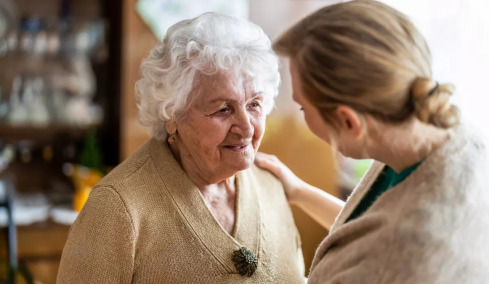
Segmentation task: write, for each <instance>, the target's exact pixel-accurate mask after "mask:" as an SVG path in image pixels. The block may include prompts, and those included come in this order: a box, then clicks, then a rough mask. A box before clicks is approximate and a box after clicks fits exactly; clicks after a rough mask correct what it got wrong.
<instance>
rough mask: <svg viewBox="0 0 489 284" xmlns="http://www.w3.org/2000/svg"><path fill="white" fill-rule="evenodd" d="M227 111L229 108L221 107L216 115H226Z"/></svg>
mask: <svg viewBox="0 0 489 284" xmlns="http://www.w3.org/2000/svg"><path fill="white" fill-rule="evenodd" d="M228 111H229V108H228V107H222V108H220V109H219V110H218V111H217V112H218V113H226V112H228Z"/></svg>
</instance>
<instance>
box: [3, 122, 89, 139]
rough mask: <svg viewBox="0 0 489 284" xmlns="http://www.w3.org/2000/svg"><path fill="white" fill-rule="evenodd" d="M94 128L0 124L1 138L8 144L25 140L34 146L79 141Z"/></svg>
mask: <svg viewBox="0 0 489 284" xmlns="http://www.w3.org/2000/svg"><path fill="white" fill-rule="evenodd" d="M94 128H95V126H91V127H76V126H68V125H61V124H49V125H46V126H35V125H12V124H6V123H0V137H1V140H3V142H4V143H6V144H17V143H18V142H20V141H25V140H27V141H29V142H31V143H34V144H46V143H52V142H59V141H63V142H70V141H77V140H79V139H80V138H82V137H83V134H84V133H85V132H86V131H88V130H90V129H94Z"/></svg>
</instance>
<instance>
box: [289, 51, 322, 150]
mask: <svg viewBox="0 0 489 284" xmlns="http://www.w3.org/2000/svg"><path fill="white" fill-rule="evenodd" d="M290 76H291V80H292V91H293V94H292V98H293V99H294V101H295V102H296V103H298V104H299V105H300V106H301V107H302V108H301V109H302V111H303V112H304V119H305V120H306V123H307V126H308V127H309V129H310V130H311V131H312V133H314V134H315V135H316V136H317V137H319V138H320V139H322V140H323V141H325V142H327V143H328V144H331V137H330V135H329V133H328V129H330V127H329V126H328V125H327V124H326V122H325V121H324V119H323V117H322V116H321V114H320V113H319V110H318V109H317V108H316V107H315V106H314V105H312V104H311V103H310V102H309V101H308V100H307V98H306V97H305V96H304V94H303V93H302V85H301V78H300V76H299V73H298V70H297V67H296V64H295V61H294V60H293V59H290Z"/></svg>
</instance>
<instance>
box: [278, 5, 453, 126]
mask: <svg viewBox="0 0 489 284" xmlns="http://www.w3.org/2000/svg"><path fill="white" fill-rule="evenodd" d="M274 48H275V50H276V51H277V52H278V53H279V54H282V55H286V56H289V57H290V58H291V60H294V62H295V64H296V66H297V68H298V74H300V75H299V76H300V79H301V82H302V90H301V91H302V92H303V93H304V95H305V96H306V98H307V99H308V100H309V101H310V102H311V103H312V104H313V105H314V106H316V108H317V109H318V110H319V111H320V113H321V115H322V117H323V118H324V119H325V120H326V121H328V122H330V123H331V124H333V126H334V122H335V121H334V119H333V117H332V110H334V109H336V107H337V106H338V105H341V104H343V105H347V106H350V107H352V108H353V109H355V110H356V111H359V112H363V113H368V114H370V115H372V116H375V117H377V118H380V119H382V120H383V121H387V122H401V121H405V120H406V119H408V118H409V117H412V115H415V116H416V117H417V118H418V119H419V120H421V121H423V122H425V123H430V124H432V125H435V126H437V127H440V128H449V127H452V126H454V125H456V124H458V122H459V114H458V109H457V107H455V106H453V105H451V104H450V102H449V97H450V95H451V94H452V93H453V90H454V88H453V86H452V85H451V84H441V85H438V83H436V82H435V81H434V80H433V79H432V78H431V77H432V72H431V55H430V51H429V48H428V46H427V44H426V41H425V40H424V38H423V36H422V35H421V34H420V33H419V31H418V30H417V29H416V27H415V26H414V25H413V24H412V23H411V21H409V19H408V18H407V17H406V16H405V15H404V14H402V13H400V12H399V11H397V10H395V9H393V8H391V7H389V6H387V5H385V4H382V3H379V2H377V1H371V0H370V1H369V0H359V1H351V2H346V3H340V4H336V5H331V6H327V7H325V8H322V9H320V10H318V11H317V12H315V13H313V14H311V15H310V16H308V17H306V18H304V19H303V20H301V21H300V22H299V23H297V24H295V25H294V26H293V27H291V28H290V29H289V30H288V31H286V32H285V33H284V34H283V35H281V36H280V37H279V38H278V40H277V41H276V42H275V44H274Z"/></svg>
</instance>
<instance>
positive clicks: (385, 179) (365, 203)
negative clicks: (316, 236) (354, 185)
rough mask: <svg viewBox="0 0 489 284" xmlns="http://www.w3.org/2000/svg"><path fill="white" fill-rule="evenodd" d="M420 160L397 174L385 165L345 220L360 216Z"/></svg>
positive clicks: (411, 170)
mask: <svg viewBox="0 0 489 284" xmlns="http://www.w3.org/2000/svg"><path fill="white" fill-rule="evenodd" d="M422 162H423V161H420V162H417V163H416V164H414V165H412V166H410V167H409V168H407V169H405V170H404V171H402V172H400V173H399V174H398V173H396V172H395V171H394V170H393V169H392V168H391V167H389V166H387V165H386V166H385V167H384V169H383V170H382V172H381V173H380V174H379V176H378V177H377V179H376V180H375V182H374V184H373V185H372V187H370V189H369V191H368V192H367V194H365V196H364V197H363V198H362V200H361V201H360V203H359V204H358V205H357V207H356V208H355V210H354V211H353V212H352V213H351V215H350V217H348V219H347V220H346V222H349V221H351V220H353V219H355V218H357V217H360V216H361V215H362V214H363V213H364V212H365V211H367V210H368V208H370V206H372V204H374V202H375V201H376V200H377V198H379V197H380V196H381V195H382V194H383V193H384V192H386V191H387V190H389V189H390V188H392V187H394V186H396V185H398V184H399V183H401V182H402V181H403V180H405V179H406V178H407V177H408V176H409V175H410V174H411V173H412V172H413V171H414V170H415V169H417V168H418V166H419V165H421V163H422Z"/></svg>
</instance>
